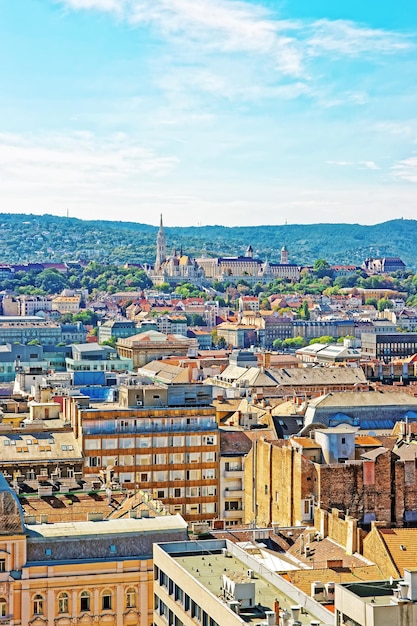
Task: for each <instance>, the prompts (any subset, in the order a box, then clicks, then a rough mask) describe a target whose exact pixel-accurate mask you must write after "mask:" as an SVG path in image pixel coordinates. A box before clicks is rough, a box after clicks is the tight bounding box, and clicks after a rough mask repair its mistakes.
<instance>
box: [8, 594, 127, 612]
mask: <svg viewBox="0 0 417 626" xmlns="http://www.w3.org/2000/svg"><path fill="white" fill-rule="evenodd" d="M57 600H58V613H70V594H69V593H67V592H66V591H62V592H61V593H59V594H58V596H57ZM100 600H101V602H100V605H101V610H103V611H106V610H111V609H112V608H113V603H114V598H113V592H112V591H110V590H109V589H105V590H104V591H103V592H102V593H101V599H100ZM136 602H137V594H136V589H135V588H134V587H129V588H128V589H127V590H126V593H125V608H127V609H131V608H135V607H136ZM45 605H46V602H45V597H44V596H43V595H42V594H40V593H37V594H36V595H35V596H33V598H32V611H33V615H44V614H45ZM91 606H92V594H91V593H90V592H89V591H82V592H81V593H80V595H79V610H80V612H88V611H90V610H91ZM5 615H7V603H6V601H5V600H4V599H3V598H0V616H2V617H4V616H5Z"/></svg>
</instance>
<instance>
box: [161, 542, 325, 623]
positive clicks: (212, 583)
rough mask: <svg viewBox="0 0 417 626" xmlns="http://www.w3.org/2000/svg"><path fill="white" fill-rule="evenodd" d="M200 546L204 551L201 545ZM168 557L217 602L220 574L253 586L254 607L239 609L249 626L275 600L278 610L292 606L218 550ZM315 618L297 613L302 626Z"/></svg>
mask: <svg viewBox="0 0 417 626" xmlns="http://www.w3.org/2000/svg"><path fill="white" fill-rule="evenodd" d="M207 543H208V542H207ZM210 543H211V542H210ZM200 545H201V544H200ZM202 547H203V549H204V545H203V546H202ZM171 556H173V558H174V559H175V561H176V562H177V563H178V564H179V565H180V566H181V567H182V568H184V569H185V570H186V571H187V572H188V574H189V575H190V576H192V577H193V578H195V579H196V580H197V581H198V582H199V583H200V584H201V585H203V587H205V588H206V589H207V590H208V591H209V592H211V593H212V594H214V596H216V597H217V598H220V599H222V598H223V597H224V596H223V594H224V591H223V576H224V575H226V576H227V577H228V578H230V579H232V580H234V581H235V582H243V583H253V584H254V586H255V607H253V608H251V609H249V608H241V610H240V617H241V618H242V620H243V621H244V622H245V623H246V624H253V625H254V626H255V625H256V626H258V625H261V624H264V623H265V611H273V609H274V602H275V600H278V602H279V605H280V608H281V609H284V608H286V609H289V608H290V607H291V606H294V604H296V602H295V600H294V598H291V597H289V596H288V595H286V594H285V593H284V592H283V591H281V589H279V588H278V587H276V586H275V585H273V584H271V583H270V582H268V581H267V580H266V579H265V578H263V577H262V576H260V575H259V574H257V573H253V574H252V577H250V578H249V577H248V565H247V564H246V563H244V562H243V561H241V560H240V559H238V558H237V557H235V556H225V555H224V554H222V553H221V551H216V552H215V553H214V552H212V553H210V552H209V551H204V553H197V554H196V553H188V554H184V553H182V554H179V555H171ZM278 580H279V579H278ZM315 618H316V616H315V615H312V614H311V613H309V612H307V611H305V612H304V613H300V616H299V620H300V621H301V623H302V624H310V623H311V620H313V619H315ZM329 622H330V619H329Z"/></svg>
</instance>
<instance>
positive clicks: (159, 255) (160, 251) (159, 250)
mask: <svg viewBox="0 0 417 626" xmlns="http://www.w3.org/2000/svg"><path fill="white" fill-rule="evenodd" d="M166 256H167V242H166V237H165V230H164V224H163V221H162V213H161V221H160V223H159V230H158V234H157V236H156V259H155V270H156V271H159V270H160V269H161V267H162V264H163V262H164V261H165V259H166Z"/></svg>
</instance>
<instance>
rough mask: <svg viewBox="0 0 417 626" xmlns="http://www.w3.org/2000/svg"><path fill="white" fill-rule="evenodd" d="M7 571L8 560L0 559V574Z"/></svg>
mask: <svg viewBox="0 0 417 626" xmlns="http://www.w3.org/2000/svg"><path fill="white" fill-rule="evenodd" d="M5 571H6V559H0V572H5Z"/></svg>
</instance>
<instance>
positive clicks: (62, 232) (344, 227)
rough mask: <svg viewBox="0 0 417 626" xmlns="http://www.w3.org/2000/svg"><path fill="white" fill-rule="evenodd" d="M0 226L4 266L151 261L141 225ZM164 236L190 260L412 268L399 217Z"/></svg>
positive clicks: (415, 235)
mask: <svg viewBox="0 0 417 626" xmlns="http://www.w3.org/2000/svg"><path fill="white" fill-rule="evenodd" d="M155 221H157V220H155ZM0 228H1V231H0V232H1V254H0V261H1V262H3V263H8V262H10V263H11V262H17V261H21V262H23V261H47V260H49V261H57V262H58V261H63V260H74V259H77V258H80V257H84V258H88V259H96V260H98V261H105V262H110V263H125V262H127V261H129V262H131V263H134V262H136V263H143V262H148V263H152V262H153V260H154V258H155V237H156V233H157V228H156V227H154V226H149V225H147V224H137V223H132V222H116V221H114V222H113V221H112V222H111V221H102V220H95V221H91V220H90V221H84V220H79V219H75V218H65V217H56V216H52V215H42V216H38V215H15V214H8V213H2V214H0ZM165 230H166V235H167V242H168V251H171V250H172V251H173V250H174V249H177V250H178V249H180V248H181V247H182V249H183V251H184V252H187V253H188V254H191V255H193V256H206V255H207V256H219V255H224V256H231V255H238V254H244V253H245V250H246V248H247V246H248V245H249V244H251V245H252V247H253V250H254V254H255V255H257V256H260V257H261V258H268V260H269V261H277V260H279V254H280V249H281V247H282V246H283V245H284V244H285V245H286V246H287V248H288V251H289V256H290V261H291V262H294V263H299V264H303V265H308V264H312V263H313V262H314V261H315V259H317V258H325V259H327V260H328V261H329V262H330V263H340V264H346V263H353V264H356V265H360V264H361V263H362V261H363V260H364V259H365V258H366V257H368V256H400V257H401V258H402V259H403V260H404V262H405V263H406V265H407V266H408V267H409V268H410V269H416V268H417V258H416V254H415V241H416V240H417V221H415V220H402V219H398V220H391V221H389V222H384V223H382V224H376V225H373V226H361V225H359V224H311V225H303V224H291V225H282V226H272V225H271V226H245V227H242V226H236V227H225V226H201V227H176V228H169V227H168V228H166V229H165Z"/></svg>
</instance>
